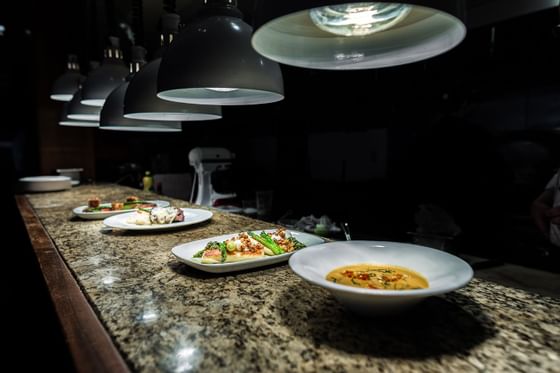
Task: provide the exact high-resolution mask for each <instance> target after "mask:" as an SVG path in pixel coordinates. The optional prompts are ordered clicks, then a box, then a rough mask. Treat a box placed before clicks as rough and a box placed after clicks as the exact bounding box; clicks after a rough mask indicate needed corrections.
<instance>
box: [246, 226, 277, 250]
mask: <svg viewBox="0 0 560 373" xmlns="http://www.w3.org/2000/svg"><path fill="white" fill-rule="evenodd" d="M248 233H249V236H251V238H253V239H254V240H256V241H258V242H260V243H261V244H262V245H264V246H266V247H268V248H269V249H270V250H272V252H273V253H274V255H280V254H284V249H282V248H281V247H280V246H278V244H277V243H276V242H274V240H273V239H272V238H271V237H270V236H269V235H268V234H266V233H265V232H264V231H263V232H261V234H260V236H259V235H256V234H255V233H253V232H248Z"/></svg>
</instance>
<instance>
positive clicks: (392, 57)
mask: <svg viewBox="0 0 560 373" xmlns="http://www.w3.org/2000/svg"><path fill="white" fill-rule="evenodd" d="M258 3H259V5H258V8H257V10H256V12H255V18H256V25H255V32H254V34H253V37H252V45H253V47H254V48H255V50H256V51H257V52H258V53H260V54H261V55H263V56H265V57H267V58H270V59H271V60H274V61H277V62H280V63H283V64H287V65H292V66H298V67H306V68H314V69H328V70H357V69H371V68H379V67H386V66H395V65H402V64H406V63H411V62H416V61H421V60H424V59H427V58H430V57H434V56H436V55H438V54H441V53H444V52H446V51H448V50H450V49H452V48H453V47H455V46H456V45H457V44H459V43H460V42H461V41H462V40H463V38H464V37H465V34H466V27H465V24H464V23H463V19H464V10H465V5H464V1H463V0H403V1H401V2H399V3H388V2H355V1H351V0H350V1H349V0H342V1H336V0H315V1H300V0H282V1H275V0H262V1H259V2H258Z"/></svg>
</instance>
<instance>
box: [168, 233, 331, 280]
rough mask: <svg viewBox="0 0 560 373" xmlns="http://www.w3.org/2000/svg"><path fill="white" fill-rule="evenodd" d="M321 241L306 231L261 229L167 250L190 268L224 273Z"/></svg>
mask: <svg viewBox="0 0 560 373" xmlns="http://www.w3.org/2000/svg"><path fill="white" fill-rule="evenodd" d="M323 242H325V240H324V239H323V238H321V237H319V236H315V235H313V234H309V233H303V232H298V231H293V230H286V229H280V230H278V229H265V230H258V231H245V232H240V233H231V234H224V235H221V236H216V237H210V238H206V239H203V240H198V241H193V242H188V243H185V244H182V245H178V246H175V247H174V248H173V249H172V250H171V252H172V253H173V255H175V257H176V258H177V259H179V260H180V261H181V262H183V263H185V264H187V265H189V266H191V267H194V268H197V269H199V270H202V271H205V272H213V273H226V272H233V271H241V270H244V269H250V268H257V267H262V266H266V265H270V264H274V263H280V262H284V261H286V260H288V259H289V258H290V256H291V255H292V254H293V253H294V252H296V251H299V250H300V249H302V248H304V247H309V246H313V245H317V244H320V243H323ZM305 250H307V249H305Z"/></svg>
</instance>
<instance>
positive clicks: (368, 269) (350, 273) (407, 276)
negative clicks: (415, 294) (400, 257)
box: [327, 264, 429, 290]
mask: <svg viewBox="0 0 560 373" xmlns="http://www.w3.org/2000/svg"><path fill="white" fill-rule="evenodd" d="M327 280H328V281H332V282H334V283H337V284H341V285H348V286H355V287H359V288H368V289H382V290H411V289H425V288H427V287H428V286H429V285H428V280H426V278H425V277H424V276H422V275H420V274H419V273H417V272H414V271H412V270H410V269H408V268H403V267H397V266H392V265H375V264H354V265H350V266H344V267H339V268H336V269H334V270H332V271H331V272H329V274H328V275H327Z"/></svg>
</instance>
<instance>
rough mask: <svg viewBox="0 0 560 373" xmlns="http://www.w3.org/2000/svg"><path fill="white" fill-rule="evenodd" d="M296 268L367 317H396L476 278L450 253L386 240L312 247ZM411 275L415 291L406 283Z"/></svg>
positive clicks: (296, 259)
mask: <svg viewBox="0 0 560 373" xmlns="http://www.w3.org/2000/svg"><path fill="white" fill-rule="evenodd" d="M290 268H291V269H292V270H293V271H294V272H295V273H296V274H297V275H298V276H300V277H301V278H303V279H304V280H305V281H307V282H309V283H311V284H314V285H317V286H320V287H323V288H325V289H326V290H328V291H330V292H331V293H332V295H333V296H334V297H335V298H336V299H338V300H339V301H340V302H341V303H342V304H343V305H345V306H346V307H348V308H349V309H351V310H353V311H355V312H357V313H360V314H363V315H366V316H373V315H380V314H390V313H393V312H396V311H398V310H401V309H403V308H406V307H408V306H411V305H413V304H415V303H417V302H419V301H421V300H422V299H425V298H426V297H429V296H432V295H438V294H444V293H447V292H450V291H453V290H456V289H459V288H461V287H463V286H465V285H466V284H467V283H468V282H469V281H470V280H471V278H472V276H473V271H472V269H471V267H470V266H469V265H468V264H467V263H466V262H465V261H463V260H462V259H460V258H458V257H456V256H454V255H451V254H448V253H446V252H444V251H440V250H436V249H432V248H430V247H425V246H419V245H412V244H406V243H400V242H385V241H338V242H329V243H324V244H321V245H317V246H314V247H309V248H307V249H305V250H301V251H298V252H296V253H295V254H294V255H292V257H291V258H290ZM389 270H390V271H389ZM385 271H386V273H383V272H385ZM334 274H336V275H334ZM333 276H335V277H333ZM384 276H385V277H384ZM401 276H402V277H401ZM405 276H408V277H407V278H406V280H407V281H406V282H408V285H409V286H410V287H406V286H405V285H404V284H403V283H402V282H401V280H402V279H403V278H405ZM416 276H419V277H418V278H416ZM333 278H334V279H336V281H333ZM342 278H345V279H344V280H343V281H341V282H340V283H339V279H342ZM413 278H415V279H414V280H413V281H412V280H411V279H413ZM346 279H348V280H349V282H350V284H351V286H349V285H350V284H348V283H347V282H348V281H347V280H346ZM352 280H354V282H355V283H353V282H352ZM370 281H371V282H370ZM369 284H371V285H373V286H374V287H375V288H373V287H370V286H368V285H369ZM362 285H365V286H362ZM420 285H425V287H422V286H420ZM418 287H420V288H419V289H418Z"/></svg>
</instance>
